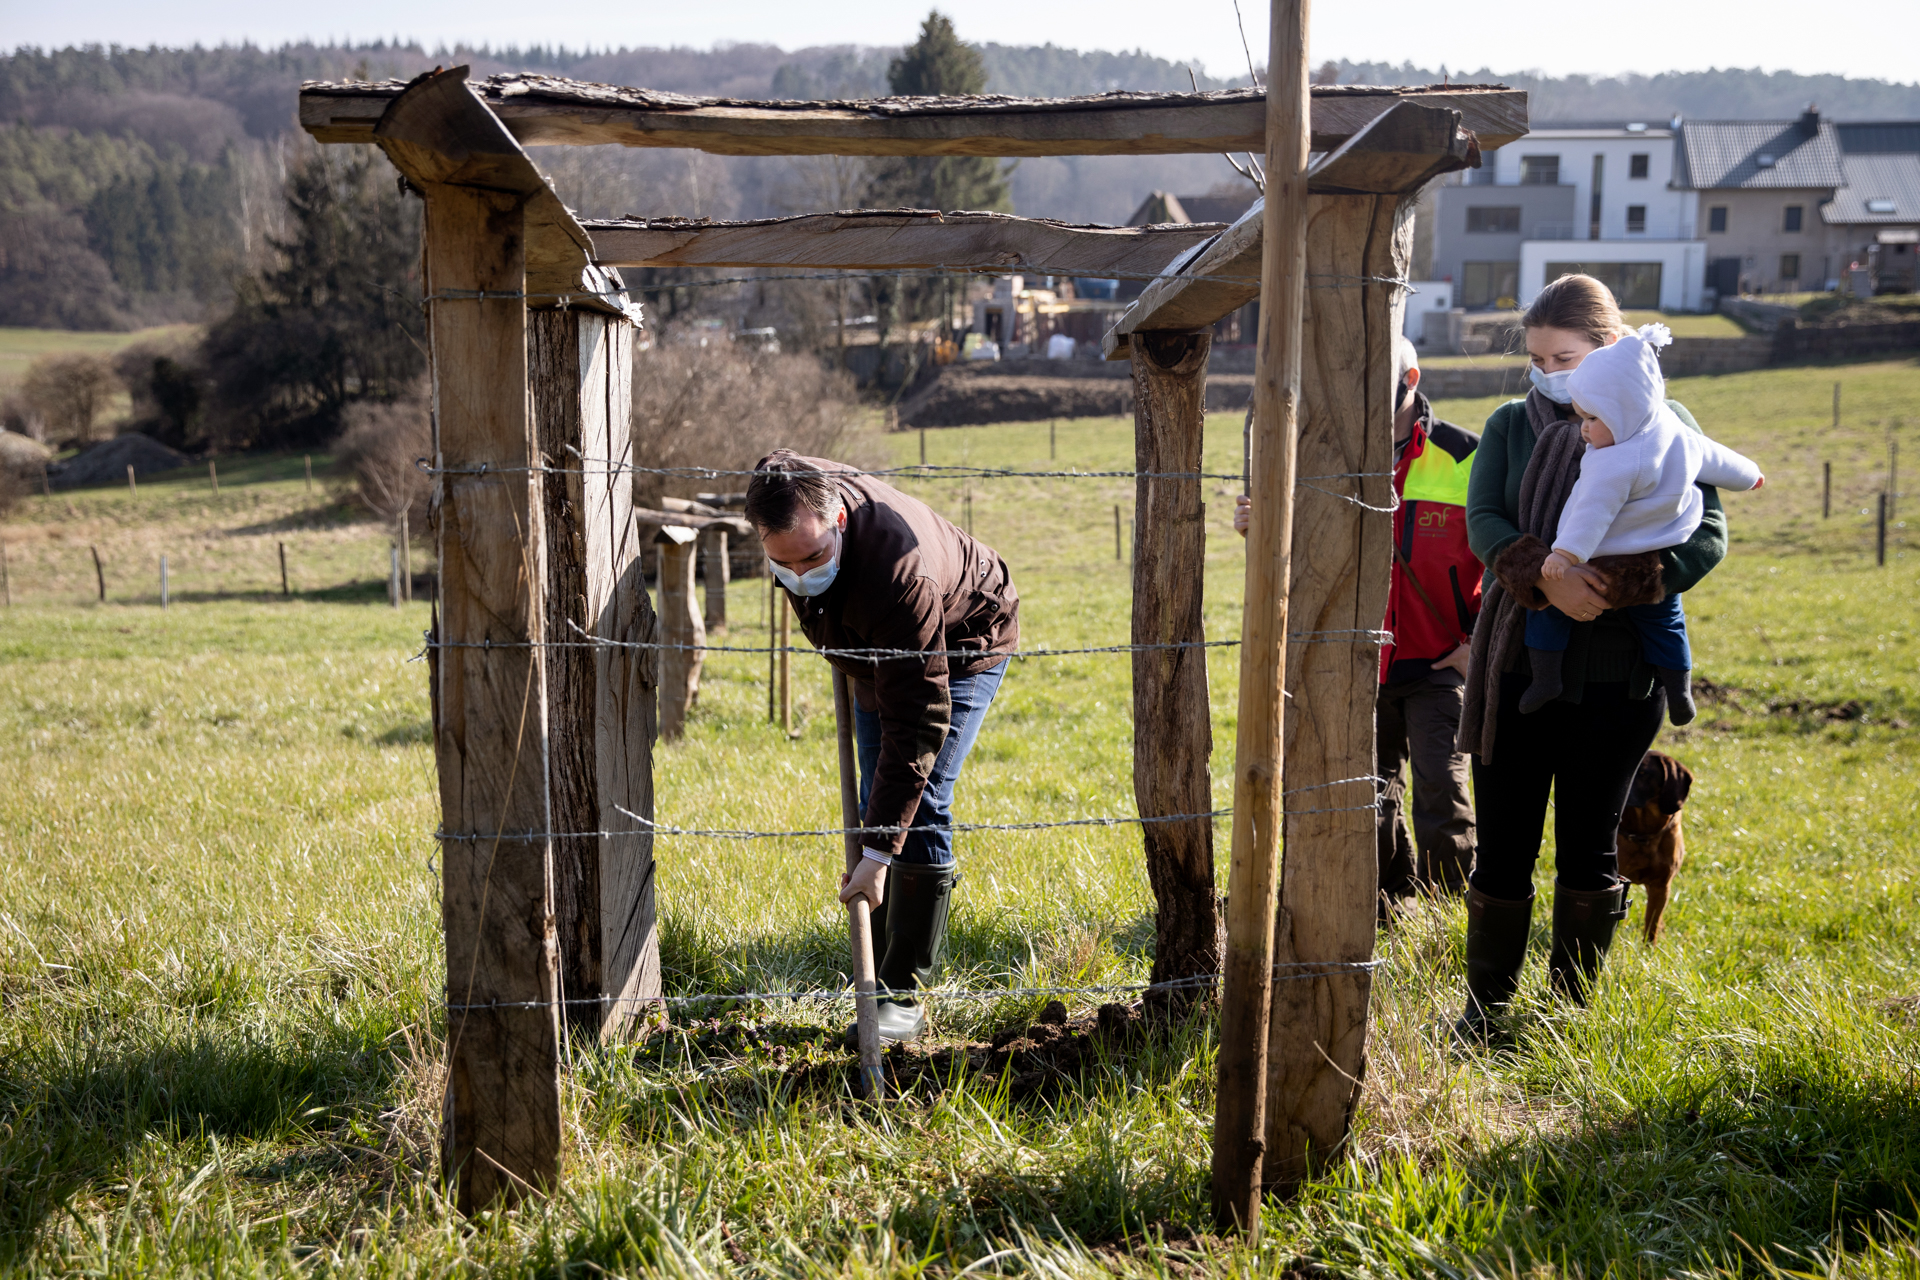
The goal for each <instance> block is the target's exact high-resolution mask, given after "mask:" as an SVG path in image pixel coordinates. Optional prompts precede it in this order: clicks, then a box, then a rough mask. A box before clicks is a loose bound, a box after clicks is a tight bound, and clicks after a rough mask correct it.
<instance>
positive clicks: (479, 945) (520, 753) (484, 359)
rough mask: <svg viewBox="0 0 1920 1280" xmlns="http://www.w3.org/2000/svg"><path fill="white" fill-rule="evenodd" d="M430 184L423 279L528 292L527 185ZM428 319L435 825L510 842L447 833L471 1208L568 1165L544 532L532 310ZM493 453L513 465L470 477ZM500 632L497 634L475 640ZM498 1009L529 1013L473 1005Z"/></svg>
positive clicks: (457, 1111)
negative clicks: (436, 563) (435, 522)
mask: <svg viewBox="0 0 1920 1280" xmlns="http://www.w3.org/2000/svg"><path fill="white" fill-rule="evenodd" d="M422 190H423V193H424V195H425V198H426V206H427V211H426V275H427V281H428V284H429V286H430V287H431V288H433V289H462V290H466V289H475V290H477V289H487V290H489V291H495V290H497V291H499V292H500V293H502V294H505V295H517V294H518V293H519V291H520V288H521V282H522V280H523V278H524V263H525V258H524V253H523V244H524V239H523V236H524V232H523V219H522V216H521V211H522V207H523V201H522V200H521V198H520V197H518V196H515V195H510V194H506V193H502V192H493V191H474V190H470V189H468V188H464V187H452V186H444V185H441V184H438V183H434V184H429V185H426V186H424V187H423V188H422ZM429 314H430V323H431V337H432V346H433V404H434V421H435V423H436V437H435V443H434V450H435V454H436V458H437V461H438V465H439V467H440V468H442V470H443V474H442V476H441V485H440V493H439V495H438V497H439V502H438V507H439V544H440V545H439V552H440V600H439V610H438V612H439V620H438V626H439V636H440V639H441V640H442V641H445V642H449V643H452V644H457V645H460V646H463V647H460V648H452V649H443V650H441V651H440V656H439V661H438V662H437V663H436V674H437V677H438V681H439V687H438V688H437V689H436V690H435V695H436V696H435V699H434V705H435V707H436V709H437V719H436V723H435V725H434V741H435V753H434V754H435V759H436V762H437V764H438V768H439V775H440V803H441V821H442V822H443V824H444V825H445V828H446V829H447V830H448V831H449V832H455V833H469V832H470V833H482V834H486V835H491V836H496V837H499V838H497V839H487V840H449V841H447V842H446V843H445V846H444V853H443V856H442V863H441V865H442V904H441V915H442V921H443V924H444V926H445V929H446V939H447V999H448V1002H449V1005H450V1008H449V1010H448V1013H447V1099H446V1110H445V1128H444V1131H443V1148H442V1160H443V1168H444V1170H445V1172H446V1175H447V1177H448V1179H449V1180H450V1181H451V1182H453V1184H454V1187H455V1194H456V1199H457V1202H458V1204H459V1206H460V1208H461V1209H462V1210H463V1211H465V1212H469V1213H471V1212H475V1211H478V1210H480V1209H485V1208H490V1207H495V1206H498V1205H502V1204H511V1203H512V1202H514V1201H516V1200H518V1199H519V1198H520V1197H521V1196H522V1195H523V1194H524V1193H525V1192H527V1191H528V1190H530V1189H532V1190H546V1189H549V1188H551V1187H553V1186H554V1185H555V1184H556V1183H557V1181H558V1179H559V1172H560V1085H559V1044H560V1028H559V1017H558V1009H557V1008H556V1006H555V1005H554V1003H553V1002H554V1001H555V1000H556V999H557V998H558V996H559V988H558V983H557V979H556V966H555V961H556V950H557V947H556V940H555V937H554V925H553V869H552V852H551V849H550V846H549V841H548V839H547V837H546V836H545V834H544V833H546V832H548V831H551V830H552V829H553V828H552V827H551V825H549V824H550V821H551V818H550V814H549V810H548V797H547V687H546V669H545V668H546V663H545V651H544V650H542V649H540V648H538V647H532V646H538V645H539V644H540V643H541V642H542V641H544V640H545V639H546V628H545V607H544V591H543V586H542V584H543V582H544V580H545V569H546V564H545V550H544V547H545V541H544V538H543V536H542V521H541V506H542V503H541V492H540V484H539V477H538V476H537V475H535V474H533V472H532V468H533V467H534V466H535V465H536V464H537V463H538V461H539V458H538V456H537V453H536V450H535V445H534V432H533V423H532V422H531V420H530V414H529V406H528V397H527V333H526V308H525V306H524V305H523V303H522V302H521V301H520V299H519V298H518V297H516V296H506V297H502V298H499V299H497V300H489V301H485V302H479V301H469V300H461V301H456V302H436V303H434V304H432V308H431V311H430V313H429ZM481 463H487V464H489V465H490V466H492V467H496V468H500V469H499V470H494V471H491V472H489V473H486V474H458V473H459V472H461V471H464V470H467V469H475V470H477V469H478V468H479V466H480V464H481ZM516 468H517V470H516ZM488 640H492V641H495V642H497V643H499V644H500V645H501V647H498V648H494V649H491V650H487V649H479V648H473V647H469V646H474V645H478V644H480V643H482V642H484V641H488ZM529 642H531V645H530V644H529ZM504 832H538V833H542V834H539V835H537V836H533V837H520V838H510V837H505V836H501V834H500V833H504ZM495 1003H499V1004H522V1003H527V1004H531V1005H532V1006H533V1007H526V1008H492V1007H474V1006H491V1005H494V1004H495Z"/></svg>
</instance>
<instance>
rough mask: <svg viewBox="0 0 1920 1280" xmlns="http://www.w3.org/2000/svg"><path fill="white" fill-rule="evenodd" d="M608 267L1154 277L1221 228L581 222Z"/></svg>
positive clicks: (870, 214)
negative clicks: (1022, 272) (939, 269)
mask: <svg viewBox="0 0 1920 1280" xmlns="http://www.w3.org/2000/svg"><path fill="white" fill-rule="evenodd" d="M583 225H584V226H585V227H586V229H587V231H588V233H589V234H590V235H592V237H593V244H594V251H595V254H596V255H597V258H596V260H597V261H598V262H600V264H601V265H603V266H610V267H730V268H746V267H805V268H831V269H841V268H844V269H850V270H862V271H867V270H872V271H882V270H913V269H917V268H932V267H953V268H957V269H962V270H969V271H1020V270H1027V271H1033V272H1040V273H1043V274H1075V273H1086V274H1090V275H1100V274H1106V275H1117V276H1121V277H1127V276H1134V277H1139V276H1151V275H1156V274H1158V273H1159V271H1160V270H1161V268H1163V267H1165V266H1166V265H1167V263H1169V262H1171V261H1172V260H1173V259H1174V258H1176V257H1178V256H1179V255H1180V254H1181V253H1183V252H1185V251H1186V250H1188V249H1191V248H1193V247H1194V246H1195V245H1197V244H1202V243H1204V242H1206V241H1207V240H1209V239H1211V238H1212V237H1213V236H1215V235H1217V234H1219V233H1220V232H1221V231H1222V230H1224V229H1225V228H1224V227H1223V226H1221V225H1220V224H1218V223H1183V224H1178V225H1166V226H1156V227H1090V226H1072V225H1069V224H1067V223H1063V222H1052V221H1048V220H1045V219H1039V218H1015V217H1011V216H1009V215H1007V214H1004V213H945V214H943V213H938V212H934V211H930V210H884V211H877V212H876V211H865V210H849V211H845V212H840V213H818V214H808V215H805V216H802V217H797V218H770V219H765V220H762V221H755V222H696V221H690V220H686V219H677V218H676V219H667V218H655V219H652V220H649V221H632V220H630V221H617V222H598V221H596V222H587V223H584V224H583Z"/></svg>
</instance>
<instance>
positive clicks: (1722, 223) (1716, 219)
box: [1707, 204, 1727, 231]
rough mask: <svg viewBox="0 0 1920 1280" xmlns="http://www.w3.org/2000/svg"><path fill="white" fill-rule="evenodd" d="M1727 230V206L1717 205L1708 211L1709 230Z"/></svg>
mask: <svg viewBox="0 0 1920 1280" xmlns="http://www.w3.org/2000/svg"><path fill="white" fill-rule="evenodd" d="M1726 229H1727V206H1725V205H1723V204H1716V205H1714V206H1713V207H1712V208H1710V209H1708V210H1707V230H1709V231H1725V230H1726Z"/></svg>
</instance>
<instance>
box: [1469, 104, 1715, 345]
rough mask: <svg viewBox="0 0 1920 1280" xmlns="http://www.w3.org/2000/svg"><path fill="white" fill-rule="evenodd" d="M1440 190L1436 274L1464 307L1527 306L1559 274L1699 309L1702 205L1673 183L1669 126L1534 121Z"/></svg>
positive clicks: (1634, 303)
mask: <svg viewBox="0 0 1920 1280" xmlns="http://www.w3.org/2000/svg"><path fill="white" fill-rule="evenodd" d="M1461 176H1462V178H1463V179H1464V181H1462V182H1461V183H1460V184H1459V185H1454V186H1446V187H1442V188H1440V189H1439V190H1437V191H1436V192H1435V193H1434V238H1433V243H1434V256H1433V274H1434V275H1435V276H1436V277H1438V278H1441V279H1448V280H1451V281H1453V284H1454V290H1455V299H1456V302H1457V304H1458V305H1459V306H1462V307H1466V308H1469V309H1472V308H1476V307H1513V306H1525V305H1526V304H1527V303H1528V302H1530V301H1531V300H1532V299H1533V297H1534V295H1535V294H1537V293H1539V292H1540V290H1541V288H1542V287H1544V286H1545V285H1546V283H1547V281H1549V280H1551V279H1553V278H1554V276H1556V275H1559V274H1560V273H1561V272H1562V271H1563V270H1570V271H1585V272H1588V273H1589V274H1591V275H1594V276H1596V277H1598V278H1600V279H1602V280H1605V281H1606V282H1607V283H1608V284H1609V285H1610V286H1612V287H1613V290H1614V292H1615V294H1616V295H1617V296H1618V297H1619V299H1620V301H1621V304H1622V305H1624V306H1628V307H1641V308H1652V307H1660V308H1663V309H1667V310H1693V309H1696V308H1698V307H1700V306H1701V305H1702V302H1703V299H1702V296H1701V295H1702V283H1703V278H1704V274H1705V261H1706V258H1705V248H1704V246H1702V245H1701V243H1700V242H1699V241H1698V240H1696V239H1695V238H1694V236H1695V228H1694V211H1695V210H1696V209H1697V207H1698V201H1697V200H1696V199H1695V198H1693V196H1692V195H1691V193H1689V192H1685V191H1680V190H1676V189H1674V188H1673V186H1672V185H1671V183H1672V177H1673V130H1672V129H1671V128H1667V127H1653V126H1649V125H1645V124H1628V125H1624V126H1619V127H1607V128H1580V129H1573V128H1568V129H1536V130H1534V131H1533V132H1531V133H1529V134H1527V135H1526V136H1525V137H1523V138H1521V139H1520V140H1519V141H1518V142H1515V143H1512V144H1510V145H1508V146H1506V147H1503V148H1501V149H1500V150H1499V151H1497V152H1493V153H1490V154H1489V155H1488V156H1487V158H1486V166H1485V167H1484V168H1482V169H1479V170H1470V171H1468V172H1467V173H1465V174H1463V175H1461Z"/></svg>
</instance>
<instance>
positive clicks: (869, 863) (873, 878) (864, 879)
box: [840, 858, 887, 909]
mask: <svg viewBox="0 0 1920 1280" xmlns="http://www.w3.org/2000/svg"><path fill="white" fill-rule="evenodd" d="M886 897H887V869H886V868H885V867H883V866H881V865H880V864H879V863H877V862H875V861H874V860H873V859H872V858H862V859H860V865H859V866H857V867H855V868H854V869H853V874H852V875H850V876H849V875H843V876H841V877H840V901H842V902H852V901H853V900H854V899H855V898H865V899H866V900H867V906H868V908H869V909H871V908H874V907H877V906H879V905H880V904H881V903H882V902H884V901H886Z"/></svg>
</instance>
